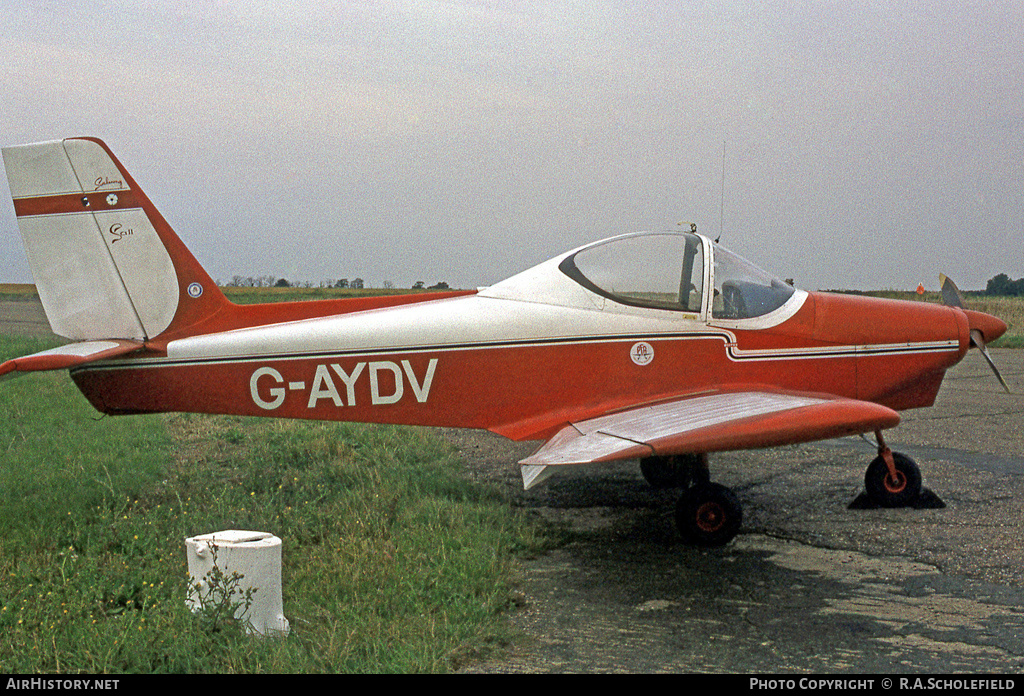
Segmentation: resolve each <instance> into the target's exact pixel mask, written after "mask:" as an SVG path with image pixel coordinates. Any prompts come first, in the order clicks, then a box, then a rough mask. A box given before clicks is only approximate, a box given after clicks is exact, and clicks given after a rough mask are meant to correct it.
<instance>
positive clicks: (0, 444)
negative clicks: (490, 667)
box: [0, 337, 546, 673]
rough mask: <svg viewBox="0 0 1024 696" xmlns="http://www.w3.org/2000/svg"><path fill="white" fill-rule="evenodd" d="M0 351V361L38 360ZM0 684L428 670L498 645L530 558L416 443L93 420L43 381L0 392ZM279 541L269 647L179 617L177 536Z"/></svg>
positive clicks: (243, 425) (202, 421) (171, 420)
mask: <svg viewBox="0 0 1024 696" xmlns="http://www.w3.org/2000/svg"><path fill="white" fill-rule="evenodd" d="M46 347H47V344H46V343H45V342H40V341H36V340H32V339H14V338H8V337H3V338H2V339H0V360H3V359H6V358H8V357H11V356H14V355H22V354H25V353H30V352H33V351H36V350H41V349H43V348H46ZM0 452H2V454H3V457H2V459H0V670H2V671H4V672H8V673H11V672H13V673H34V672H59V673H74V672H85V673H149V672H178V673H196V672H217V673H223V672H285V673H298V672H444V671H448V670H451V669H453V668H456V667H458V666H459V665H460V664H462V663H463V662H464V661H466V660H473V659H478V658H479V657H481V656H483V655H486V654H488V653H489V652H490V651H492V650H494V649H496V648H500V647H501V646H503V645H505V644H506V643H507V642H508V641H509V640H510V639H511V634H510V633H509V630H510V629H508V628H507V624H506V622H505V621H504V618H503V616H504V612H505V611H506V610H507V609H508V608H509V607H510V605H511V603H512V602H513V597H514V596H515V580H516V575H515V562H514V557H515V554H516V553H517V552H518V551H521V550H524V549H525V550H529V549H536V548H539V547H541V546H542V545H543V544H545V543H546V542H545V537H544V535H543V534H541V533H540V532H538V531H537V530H535V529H534V528H532V527H530V526H528V525H527V524H525V523H524V522H523V520H522V519H520V518H519V516H518V515H517V514H516V513H515V512H514V511H512V510H511V509H510V508H509V506H508V505H507V503H506V502H505V501H503V500H502V499H501V498H500V497H499V496H498V495H497V494H496V493H494V492H490V491H488V490H484V489H482V488H480V487H478V486H477V485H473V484H470V483H468V482H466V481H464V480H463V479H461V478H460V477H459V476H458V470H459V466H460V464H459V461H458V460H457V458H456V457H455V455H454V454H453V451H452V450H451V448H449V447H448V446H447V445H446V444H444V443H443V442H442V441H441V440H439V439H438V438H437V437H436V436H434V435H432V434H431V433H430V432H429V431H424V430H417V429H409V428H397V427H390V426H361V425H351V424H338V423H319V422H304V421H283V420H272V419H249V418H234V417H211V416H199V415H181V414H174V415H166V416H164V415H156V416H129V417H118V418H103V417H101V416H100V415H99V414H97V413H96V412H94V411H93V410H92V408H91V407H90V406H89V405H88V403H87V402H86V401H85V399H84V398H83V397H82V396H81V395H80V394H79V393H78V391H77V390H76V389H75V387H74V385H73V383H72V382H71V381H70V380H69V379H68V377H67V375H66V374H63V373H39V374H33V375H28V376H24V377H20V378H18V379H13V380H5V381H4V382H2V383H0ZM224 529H245V530H255V531H267V532H271V533H273V534H276V535H277V536H279V537H281V539H282V540H283V563H284V567H283V585H284V613H285V615H286V617H287V618H288V620H289V622H290V624H291V634H290V635H289V636H288V637H287V638H283V639H263V638H256V637H251V636H246V635H244V633H243V632H242V631H241V630H239V626H237V625H234V624H233V623H232V622H230V621H227V622H226V621H215V622H209V621H202V620H197V617H195V616H193V615H192V614H191V612H190V611H189V610H188V608H187V607H186V604H185V599H186V597H187V594H188V587H189V578H188V574H187V563H186V556H185V544H184V540H185V538H187V537H190V536H195V535H197V534H202V533H207V532H213V531H218V530H224Z"/></svg>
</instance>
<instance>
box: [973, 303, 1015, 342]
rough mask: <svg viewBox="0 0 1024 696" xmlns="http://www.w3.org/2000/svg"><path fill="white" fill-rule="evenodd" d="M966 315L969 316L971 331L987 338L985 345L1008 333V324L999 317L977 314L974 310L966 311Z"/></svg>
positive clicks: (982, 313)
mask: <svg viewBox="0 0 1024 696" xmlns="http://www.w3.org/2000/svg"><path fill="white" fill-rule="evenodd" d="M964 314H966V315H967V325H968V326H969V327H970V328H971V331H975V330H977V331H980V332H981V335H982V336H984V338H985V343H991V342H992V341H994V340H996V339H997V338H999V337H1000V336H1002V335H1003V334H1004V333H1006V329H1007V326H1006V322H1005V321H1003V320H1002V319H1000V318H999V317H994V316H992V315H991V314H985V313H984V312H976V311H974V310H973V309H965V310H964Z"/></svg>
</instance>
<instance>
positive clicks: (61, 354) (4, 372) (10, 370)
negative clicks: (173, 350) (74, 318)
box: [0, 340, 143, 379]
mask: <svg viewBox="0 0 1024 696" xmlns="http://www.w3.org/2000/svg"><path fill="white" fill-rule="evenodd" d="M142 347H143V346H142V343H141V342H139V341H125V340H116V341H84V342H82V343H69V344H67V345H66V346H60V347H59V348H52V349H50V350H44V351H42V352H39V353H33V354H32V355H25V356H22V357H20V358H14V359H12V360H8V361H7V362H5V363H2V364H0V379H8V378H11V377H17V376H18V375H19V373H24V372H39V371H42V370H66V369H68V368H71V367H75V366H76V365H84V364H85V363H90V362H95V361H97V360H107V359H109V358H116V357H118V356H120V355H127V354H128V353H134V352H135V351H138V350H142Z"/></svg>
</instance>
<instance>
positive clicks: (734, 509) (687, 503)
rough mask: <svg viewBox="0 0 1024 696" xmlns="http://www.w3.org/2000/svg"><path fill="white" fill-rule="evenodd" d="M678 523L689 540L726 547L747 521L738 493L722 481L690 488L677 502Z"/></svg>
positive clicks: (699, 543) (706, 545) (704, 544)
mask: <svg viewBox="0 0 1024 696" xmlns="http://www.w3.org/2000/svg"><path fill="white" fill-rule="evenodd" d="M676 524H677V525H678V527H679V533H680V534H681V535H682V536H683V539H685V540H686V542H687V543H690V544H694V545H695V546H704V547H715V546H724V545H725V544H728V543H729V542H730V541H732V539H733V537H735V536H736V534H737V533H738V532H739V531H740V525H741V524H743V507H742V506H741V505H740V501H739V499H738V498H737V497H736V494H735V493H733V492H732V491H730V490H729V489H728V488H726V487H725V486H723V485H721V484H718V483H705V484H703V485H698V486H694V487H693V488H690V489H689V490H687V491H686V492H685V493H683V495H682V496H681V497H680V498H679V502H678V503H676Z"/></svg>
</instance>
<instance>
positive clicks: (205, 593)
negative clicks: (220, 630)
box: [185, 529, 289, 636]
mask: <svg viewBox="0 0 1024 696" xmlns="http://www.w3.org/2000/svg"><path fill="white" fill-rule="evenodd" d="M185 547H186V553H187V555H188V574H189V596H188V599H187V600H186V603H187V604H188V606H189V608H190V609H191V610H192V611H193V612H198V611H199V610H200V609H201V608H202V607H203V605H204V603H208V602H211V601H219V600H221V599H226V594H227V592H228V590H230V592H231V599H230V601H231V602H232V603H238V604H239V606H238V608H237V609H236V611H235V618H236V619H238V620H240V621H242V622H243V623H244V624H245V625H246V631H247V632H249V633H252V632H256V633H259V634H261V635H275V636H286V635H288V631H289V625H288V620H287V619H286V618H285V617H284V609H283V606H282V604H283V600H282V595H281V540H280V539H278V538H277V537H276V536H274V535H273V534H270V533H269V532H249V531H243V530H238V529H228V530H225V531H222V532H213V533H212V534H202V535H200V536H195V537H190V538H188V539H186V540H185ZM215 564H216V567H217V568H219V569H220V572H221V582H220V583H219V584H220V585H221V586H220V587H214V586H213V585H214V584H217V583H216V582H214V583H211V579H212V577H213V576H211V575H210V574H211V572H212V571H213V569H214V565H215ZM235 573H237V574H238V575H239V576H240V577H238V578H237V579H235V580H232V579H231V578H232V575H233V574H235ZM227 585H230V587H227ZM248 590H252V592H251V594H250V596H249V599H248V602H249V606H248V609H246V606H245V603H246V601H247V600H246V592H247V591H248Z"/></svg>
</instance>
